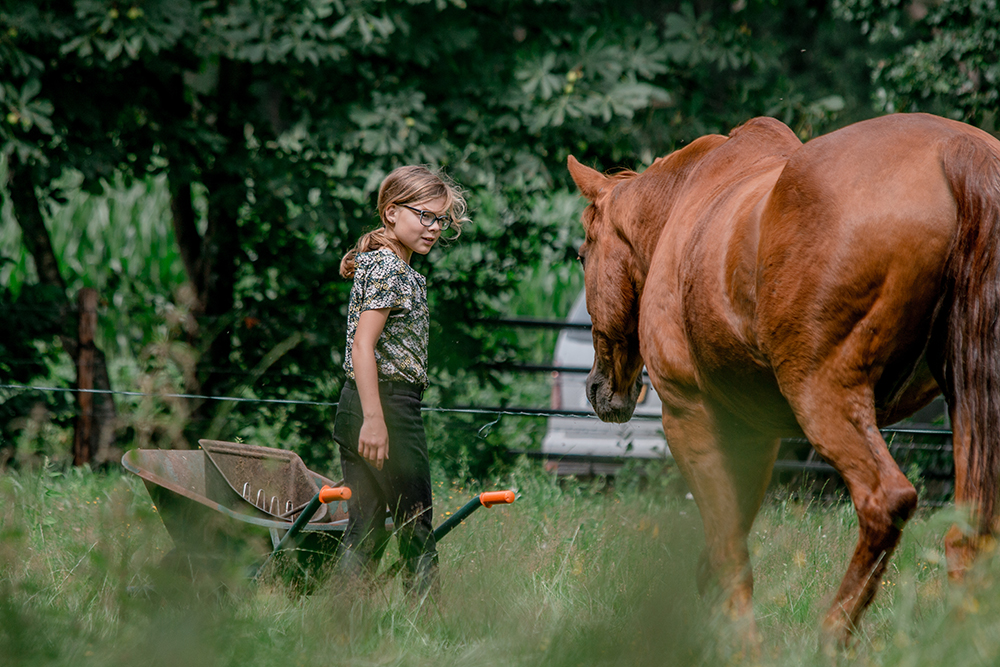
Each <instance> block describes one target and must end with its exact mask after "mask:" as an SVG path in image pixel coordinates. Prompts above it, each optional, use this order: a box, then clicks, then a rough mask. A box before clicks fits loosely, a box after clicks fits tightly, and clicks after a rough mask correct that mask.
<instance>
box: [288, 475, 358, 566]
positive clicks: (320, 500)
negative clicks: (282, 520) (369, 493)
mask: <svg viewBox="0 0 1000 667" xmlns="http://www.w3.org/2000/svg"><path fill="white" fill-rule="evenodd" d="M350 497H351V490H350V489H349V488H347V487H346V486H338V487H336V488H334V487H332V486H324V487H323V488H322V489H320V490H319V493H317V494H316V495H315V496H313V498H312V500H310V501H309V504H308V505H306V508H305V509H304V510H302V513H301V514H299V516H298V518H296V519H295V521H294V522H292V527H291V528H289V529H288V532H287V533H285V535H284V537H282V538H281V541H279V542H278V546H276V547H274V550H275V551H281V550H282V549H284V548H285V547H286V546H288V545H289V544H290V543H291V542H292V540H294V539H295V538H296V537H297V536H298V534H299V533H301V532H302V529H303V528H305V527H306V524H308V523H309V519H311V518H312V516H313V514H315V513H316V510H318V509H319V506H320V505H322V504H324V503H332V502H333V501H334V500H348V499H349V498H350Z"/></svg>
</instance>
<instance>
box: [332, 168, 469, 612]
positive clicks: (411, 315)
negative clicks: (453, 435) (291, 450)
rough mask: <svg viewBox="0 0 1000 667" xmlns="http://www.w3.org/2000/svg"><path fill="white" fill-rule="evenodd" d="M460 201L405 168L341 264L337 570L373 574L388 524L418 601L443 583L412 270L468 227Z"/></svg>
mask: <svg viewBox="0 0 1000 667" xmlns="http://www.w3.org/2000/svg"><path fill="white" fill-rule="evenodd" d="M465 210H466V204H465V199H464V198H463V196H462V193H461V191H460V190H459V189H458V187H456V186H455V185H454V184H453V183H452V182H451V181H450V180H448V179H447V178H446V177H445V176H444V175H442V174H441V173H438V172H435V171H432V170H430V169H428V168H427V167H424V166H421V165H411V166H406V167H399V168H397V169H395V170H393V171H392V173H390V174H389V175H388V176H386V178H385V180H384V181H382V185H381V187H380V188H379V193H378V213H379V217H380V218H381V219H382V227H381V228H379V229H377V230H375V231H372V232H368V233H367V234H365V235H364V236H362V237H361V240H360V241H358V244H357V246H355V247H354V248H353V249H352V250H351V251H349V252H348V253H347V254H346V255H345V256H344V259H343V260H342V261H341V263H340V274H341V275H342V276H344V277H345V278H352V277H353V278H354V286H353V287H352V289H351V300H350V306H349V307H348V315H347V354H346V359H345V361H344V370H345V371H346V372H347V382H346V383H345V385H344V389H343V391H342V392H341V395H340V403H339V405H338V406H337V416H336V419H335V423H334V440H335V441H336V442H337V444H338V446H339V447H340V458H341V465H342V467H343V474H344V482H345V484H346V485H347V486H348V487H350V488H351V490H352V491H353V492H354V493H353V495H352V496H351V499H350V500H349V501H348V513H349V517H350V518H349V519H348V523H347V532H346V533H345V535H344V539H343V542H342V543H341V552H340V566H339V567H340V570H341V571H342V572H344V573H347V574H349V575H352V576H359V575H362V574H364V573H369V574H370V573H373V572H374V570H375V568H376V567H377V565H378V560H379V558H381V556H382V553H383V551H385V547H386V545H387V544H388V540H389V535H388V533H387V532H386V530H385V515H386V509H388V510H389V512H391V514H392V518H393V523H394V524H395V526H396V529H397V533H398V538H399V551H400V555H401V556H402V557H403V559H404V562H405V564H406V570H407V574H408V576H407V577H406V579H405V581H406V584H407V587H408V588H410V589H411V590H414V591H415V592H416V593H418V594H419V595H424V594H426V592H427V591H428V590H430V587H431V585H432V584H433V582H434V580H435V577H436V574H437V549H436V548H435V544H434V536H433V533H432V526H431V518H432V517H431V478H430V466H429V463H428V460H427V441H426V438H425V436H424V425H423V421H422V419H421V416H420V399H421V396H422V394H423V391H424V389H425V388H426V387H427V333H428V312H427V288H426V283H425V281H424V277H423V276H422V275H420V274H419V273H417V272H416V271H415V270H413V269H412V268H411V267H410V259H411V257H412V256H413V253H418V254H421V255H426V254H427V253H428V252H430V249H431V248H432V247H434V244H435V243H436V242H437V240H438V238H440V236H441V232H442V231H443V230H445V229H449V228H451V229H454V230H456V231H458V232H460V230H461V225H462V223H463V222H466V221H467V219H466V218H465Z"/></svg>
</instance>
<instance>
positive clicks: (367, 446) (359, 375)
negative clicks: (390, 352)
mask: <svg viewBox="0 0 1000 667" xmlns="http://www.w3.org/2000/svg"><path fill="white" fill-rule="evenodd" d="M388 319H389V309H388V308H379V309H378V310H366V311H363V312H362V313H361V316H360V317H359V318H358V328H357V330H356V331H355V332H354V343H353V345H352V346H351V361H352V363H353V365H354V382H355V384H357V385H358V397H359V398H360V399H361V412H362V413H363V414H364V422H363V423H362V424H361V434H360V435H359V436H358V453H359V454H361V456H362V457H363V458H365V459H367V460H368V461H371V463H372V464H373V465H374V466H375V467H376V468H378V469H379V470H381V469H382V464H383V462H384V461H385V460H386V459H388V458H389V431H388V429H386V427H385V417H384V416H383V414H382V400H381V399H380V398H379V395H378V369H377V368H376V366H375V343H376V342H377V341H378V337H379V336H381V335H382V329H383V328H384V327H385V323H386V320H388Z"/></svg>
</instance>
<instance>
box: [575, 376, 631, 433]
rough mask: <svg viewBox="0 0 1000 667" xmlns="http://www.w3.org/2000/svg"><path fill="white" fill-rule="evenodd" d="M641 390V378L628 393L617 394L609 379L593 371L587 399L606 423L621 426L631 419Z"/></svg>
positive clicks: (588, 382) (588, 377) (589, 377)
mask: <svg viewBox="0 0 1000 667" xmlns="http://www.w3.org/2000/svg"><path fill="white" fill-rule="evenodd" d="M641 389H642V379H641V378H639V379H638V380H637V381H636V382H635V384H634V385H632V386H631V387H629V389H628V391H624V392H616V391H613V390H612V388H611V382H610V381H609V380H608V378H606V377H604V376H603V375H600V374H598V373H597V372H596V370H591V371H590V374H589V375H588V376H587V398H588V399H590V404H591V405H592V406H594V412H596V413H597V416H598V417H600V419H601V421H605V422H614V423H616V424H621V423H623V422H627V421H628V420H629V419H631V418H632V413H634V412H635V404H636V401H637V400H638V398H639V391H640V390H641Z"/></svg>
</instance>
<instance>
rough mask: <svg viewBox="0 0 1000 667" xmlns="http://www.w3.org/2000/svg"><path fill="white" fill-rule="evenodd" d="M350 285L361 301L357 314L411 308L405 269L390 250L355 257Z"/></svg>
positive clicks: (409, 290)
mask: <svg viewBox="0 0 1000 667" xmlns="http://www.w3.org/2000/svg"><path fill="white" fill-rule="evenodd" d="M356 262H357V264H356V269H355V274H354V282H355V284H356V285H357V286H358V287H359V288H360V289H359V290H358V292H359V294H360V296H361V301H360V308H359V310H360V311H361V312H363V311H366V310H378V309H380V308H391V309H393V310H394V311H409V310H410V309H411V308H412V302H413V295H412V291H413V290H412V286H411V284H410V281H409V280H408V279H407V267H406V265H405V264H404V263H403V260H401V259H399V257H397V256H396V253H394V252H392V251H391V250H377V251H375V252H366V253H361V254H359V255H357V260H356Z"/></svg>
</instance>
